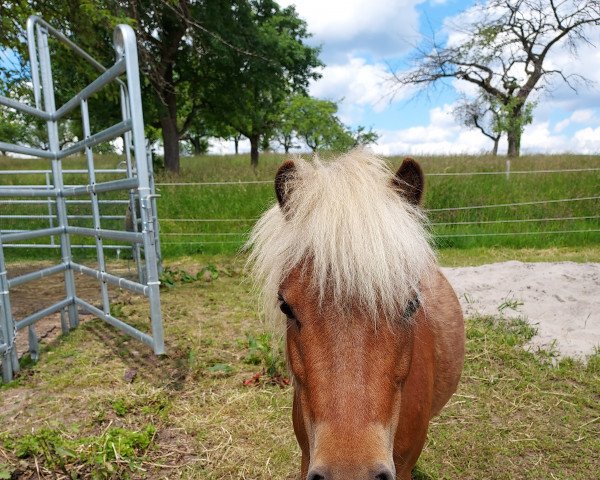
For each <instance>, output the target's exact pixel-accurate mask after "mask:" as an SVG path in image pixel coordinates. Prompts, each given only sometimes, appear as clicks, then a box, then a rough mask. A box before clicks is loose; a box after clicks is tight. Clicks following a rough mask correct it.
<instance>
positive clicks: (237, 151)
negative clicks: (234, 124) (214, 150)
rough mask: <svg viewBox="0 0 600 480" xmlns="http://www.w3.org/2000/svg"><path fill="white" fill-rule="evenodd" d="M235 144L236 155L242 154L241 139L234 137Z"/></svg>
mask: <svg viewBox="0 0 600 480" xmlns="http://www.w3.org/2000/svg"><path fill="white" fill-rule="evenodd" d="M233 144H234V145H235V154H236V155H237V154H238V153H240V137H237V136H236V137H233Z"/></svg>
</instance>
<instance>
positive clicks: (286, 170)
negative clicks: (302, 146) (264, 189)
mask: <svg viewBox="0 0 600 480" xmlns="http://www.w3.org/2000/svg"><path fill="white" fill-rule="evenodd" d="M295 172H296V165H295V164H294V162H293V160H287V161H285V162H283V164H282V165H281V167H279V170H277V175H275V195H277V201H278V202H279V206H280V207H281V208H282V209H283V208H284V207H285V202H286V201H287V199H288V197H289V195H290V191H291V189H290V185H289V181H290V180H291V179H292V178H293V176H294V173H295Z"/></svg>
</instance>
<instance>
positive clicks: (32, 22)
mask: <svg viewBox="0 0 600 480" xmlns="http://www.w3.org/2000/svg"><path fill="white" fill-rule="evenodd" d="M36 25H42V26H43V27H44V28H45V29H46V30H47V31H48V32H50V33H51V34H52V35H53V36H55V37H56V38H57V39H58V40H60V41H61V42H62V43H64V44H65V45H67V46H68V47H69V48H70V49H71V50H73V51H74V52H75V53H76V54H77V55H79V56H80V57H81V58H83V59H84V60H86V61H88V62H89V63H91V64H92V66H93V67H94V68H95V69H96V70H98V71H99V72H100V73H103V72H105V71H106V67H105V66H104V65H102V64H101V63H100V62H99V61H98V60H96V59H95V58H94V57H92V56H91V55H90V54H89V53H87V52H86V51H85V50H84V49H82V48H81V47H79V46H78V45H76V44H75V43H73V42H72V41H71V40H70V39H69V38H68V37H66V36H65V35H64V34H63V33H62V32H60V31H58V30H56V29H55V28H54V27H53V26H52V25H50V24H49V23H48V22H46V21H45V20H43V19H42V18H40V17H38V16H37V15H31V16H30V17H29V18H28V19H27V36H28V40H29V37H30V35H29V31H30V30H31V31H32V32H33V27H34V26H36ZM28 43H30V45H31V42H28ZM29 51H30V57H32V55H31V47H30V49H29ZM34 52H35V49H34ZM32 70H33V64H32ZM32 76H33V75H32ZM117 82H118V83H119V84H120V85H122V84H123V82H122V81H121V80H118V79H117Z"/></svg>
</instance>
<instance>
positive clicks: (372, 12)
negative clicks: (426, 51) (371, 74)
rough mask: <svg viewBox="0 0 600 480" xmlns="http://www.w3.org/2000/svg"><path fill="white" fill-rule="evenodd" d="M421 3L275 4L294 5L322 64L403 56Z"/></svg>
mask: <svg viewBox="0 0 600 480" xmlns="http://www.w3.org/2000/svg"><path fill="white" fill-rule="evenodd" d="M424 1H425V0H371V1H362V0H279V4H280V5H282V6H288V5H291V4H294V5H295V6H296V10H297V11H298V13H299V15H300V17H301V18H303V19H304V20H306V21H307V23H308V30H309V31H310V32H311V33H313V34H314V37H315V40H316V41H317V42H319V43H322V44H324V45H325V47H326V48H325V51H324V52H323V56H324V58H325V60H326V61H329V60H330V59H334V61H335V60H336V58H337V57H338V56H339V55H340V54H341V55H342V56H345V55H348V54H351V53H353V52H357V51H360V52H363V53H365V52H368V53H371V54H375V55H378V56H386V55H399V54H401V53H405V52H406V51H407V50H409V49H410V48H411V46H412V45H413V44H415V43H416V41H417V39H418V38H419V34H418V29H419V28H418V27H419V26H418V21H419V14H418V12H417V10H416V8H415V7H416V6H417V5H419V4H421V3H423V2H424Z"/></svg>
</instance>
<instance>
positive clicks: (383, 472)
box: [373, 467, 395, 480]
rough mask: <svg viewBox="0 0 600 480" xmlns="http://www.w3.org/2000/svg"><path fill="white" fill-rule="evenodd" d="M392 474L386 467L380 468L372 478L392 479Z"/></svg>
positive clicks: (377, 479)
mask: <svg viewBox="0 0 600 480" xmlns="http://www.w3.org/2000/svg"><path fill="white" fill-rule="evenodd" d="M394 478H395V477H394V474H393V473H392V472H391V471H390V470H389V469H388V468H385V467H384V468H382V469H380V470H378V471H377V473H375V476H374V477H373V480H394Z"/></svg>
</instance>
